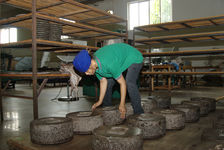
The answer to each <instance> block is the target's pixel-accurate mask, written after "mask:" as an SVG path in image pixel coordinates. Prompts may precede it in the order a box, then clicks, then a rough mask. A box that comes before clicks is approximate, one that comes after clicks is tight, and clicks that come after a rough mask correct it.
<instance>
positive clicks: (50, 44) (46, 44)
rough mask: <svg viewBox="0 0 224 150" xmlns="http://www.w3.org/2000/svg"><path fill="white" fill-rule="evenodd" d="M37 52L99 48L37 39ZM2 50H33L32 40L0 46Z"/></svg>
mask: <svg viewBox="0 0 224 150" xmlns="http://www.w3.org/2000/svg"><path fill="white" fill-rule="evenodd" d="M37 46H38V48H37V50H39V51H56V50H60V49H63V50H66V49H75V50H73V51H76V52H77V51H79V50H81V49H90V50H97V49H98V47H92V46H85V45H78V44H70V43H64V42H56V41H48V40H40V39H37ZM0 47H1V48H31V47H32V40H31V39H29V40H24V41H19V42H14V43H7V44H0Z"/></svg>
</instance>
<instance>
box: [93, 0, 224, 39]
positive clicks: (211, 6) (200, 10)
mask: <svg viewBox="0 0 224 150" xmlns="http://www.w3.org/2000/svg"><path fill="white" fill-rule="evenodd" d="M132 1H136V0H104V1H103V2H98V3H96V5H98V6H94V7H97V8H99V9H101V10H109V9H111V10H113V11H114V15H117V16H120V17H122V18H125V19H127V3H128V2H132ZM172 13H173V21H177V20H183V19H193V18H200V17H209V16H217V15H222V14H224V0H173V12H172ZM129 38H130V39H132V38H133V36H132V32H129Z"/></svg>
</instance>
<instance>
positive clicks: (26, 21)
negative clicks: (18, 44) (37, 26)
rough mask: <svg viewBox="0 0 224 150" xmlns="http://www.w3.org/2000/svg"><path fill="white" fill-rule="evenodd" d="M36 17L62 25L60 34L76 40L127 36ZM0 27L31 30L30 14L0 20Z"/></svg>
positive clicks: (51, 18)
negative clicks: (7, 26) (6, 26)
mask: <svg viewBox="0 0 224 150" xmlns="http://www.w3.org/2000/svg"><path fill="white" fill-rule="evenodd" d="M36 15H37V18H38V19H43V20H48V21H50V22H54V23H59V24H62V25H63V29H62V31H63V33H62V34H63V35H68V36H73V37H76V38H77V39H114V38H122V37H127V34H123V33H117V32H112V31H109V30H105V29H101V28H98V27H93V26H89V25H85V24H82V23H73V22H69V21H66V20H62V19H59V18H57V17H52V16H48V15H45V14H41V13H37V14H36ZM0 25H12V26H16V27H22V28H27V29H29V30H31V29H32V14H31V13H29V14H25V15H20V16H16V17H11V18H8V19H3V20H0Z"/></svg>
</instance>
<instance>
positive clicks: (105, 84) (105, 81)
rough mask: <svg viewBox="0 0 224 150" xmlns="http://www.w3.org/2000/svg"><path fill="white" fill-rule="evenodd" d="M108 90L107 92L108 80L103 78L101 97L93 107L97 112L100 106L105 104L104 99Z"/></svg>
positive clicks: (101, 81)
mask: <svg viewBox="0 0 224 150" xmlns="http://www.w3.org/2000/svg"><path fill="white" fill-rule="evenodd" d="M106 90H107V79H106V78H104V77H103V78H102V79H101V80H100V96H99V100H98V101H97V102H96V103H95V104H94V105H93V106H92V110H95V109H96V107H98V106H100V105H101V104H102V103H103V98H104V96H105V93H106Z"/></svg>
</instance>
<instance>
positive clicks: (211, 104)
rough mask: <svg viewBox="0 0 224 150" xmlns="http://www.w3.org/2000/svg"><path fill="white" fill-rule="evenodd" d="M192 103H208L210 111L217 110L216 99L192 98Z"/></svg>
mask: <svg viewBox="0 0 224 150" xmlns="http://www.w3.org/2000/svg"><path fill="white" fill-rule="evenodd" d="M191 101H206V102H208V103H209V111H210V112H212V111H215V110H216V100H215V99H214V98H209V97H192V98H191Z"/></svg>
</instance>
